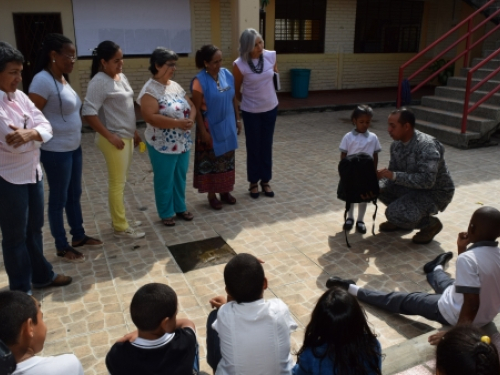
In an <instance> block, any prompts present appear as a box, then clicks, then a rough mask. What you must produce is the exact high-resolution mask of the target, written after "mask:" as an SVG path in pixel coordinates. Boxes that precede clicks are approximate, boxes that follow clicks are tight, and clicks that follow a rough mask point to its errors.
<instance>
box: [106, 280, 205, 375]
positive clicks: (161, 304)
mask: <svg viewBox="0 0 500 375" xmlns="http://www.w3.org/2000/svg"><path fill="white" fill-rule="evenodd" d="M130 315H131V317H132V321H133V322H134V324H135V325H136V327H137V331H135V332H133V333H131V334H128V335H126V336H124V338H123V339H121V340H120V341H119V342H117V343H116V344H114V345H113V347H112V348H111V350H110V351H109V353H108V354H107V356H106V367H107V368H108V371H109V373H110V374H111V375H114V374H119V375H127V374H130V375H132V374H134V375H136V374H141V375H153V374H169V375H170V374H172V375H186V374H197V373H198V363H197V358H196V350H197V348H196V346H197V344H196V334H195V325H194V323H193V322H192V321H190V320H188V319H177V318H176V317H177V295H176V294H175V291H174V290H173V289H172V288H170V287H169V286H168V285H165V284H159V283H151V284H146V285H144V286H143V287H141V288H139V290H138V291H137V292H136V293H135V294H134V297H133V298H132V302H131V304H130Z"/></svg>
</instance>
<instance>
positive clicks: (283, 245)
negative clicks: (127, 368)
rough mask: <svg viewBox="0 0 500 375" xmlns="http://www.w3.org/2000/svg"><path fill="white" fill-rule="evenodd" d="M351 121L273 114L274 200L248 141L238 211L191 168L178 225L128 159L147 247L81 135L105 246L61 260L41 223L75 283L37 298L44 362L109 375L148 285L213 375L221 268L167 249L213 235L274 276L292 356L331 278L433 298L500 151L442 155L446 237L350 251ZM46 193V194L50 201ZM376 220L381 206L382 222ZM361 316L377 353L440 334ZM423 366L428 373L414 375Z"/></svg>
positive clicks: (489, 196) (91, 210) (400, 239)
mask: <svg viewBox="0 0 500 375" xmlns="http://www.w3.org/2000/svg"><path fill="white" fill-rule="evenodd" d="M390 110H391V108H383V109H376V111H375V116H374V119H373V126H372V130H373V132H375V133H376V134H377V135H378V137H379V139H380V141H381V144H382V147H383V151H382V153H381V154H380V157H379V166H380V167H385V166H387V165H388V160H389V146H390V143H391V141H392V140H391V139H390V137H389V136H388V134H387V131H386V119H387V116H388V113H389V111H390ZM349 116H350V111H341V112H323V113H302V114H293V115H284V116H279V117H278V121H277V125H276V133H275V142H274V155H275V156H274V178H273V181H272V186H273V188H274V190H275V192H276V197H275V198H267V197H265V196H263V195H262V196H261V197H260V198H259V199H257V200H253V199H251V198H250V197H249V195H248V192H247V188H248V183H247V182H246V172H245V162H246V160H245V159H246V154H245V145H244V135H243V134H242V135H240V138H239V140H240V148H239V149H238V151H237V153H236V160H237V167H236V186H235V191H234V192H233V194H234V196H235V197H236V199H237V200H238V203H237V204H236V205H235V206H227V205H225V206H224V209H223V210H221V211H217V212H216V211H213V210H211V209H210V208H209V206H208V203H207V199H206V196H205V195H202V194H198V192H197V191H195V190H194V189H193V188H192V163H191V165H190V169H189V172H188V188H187V192H186V199H187V204H188V209H189V210H190V211H192V212H193V213H194V214H195V219H194V220H193V221H192V222H184V221H177V225H176V226H175V227H173V228H167V227H165V226H163V225H161V223H160V221H159V218H158V216H157V213H156V208H155V204H154V195H153V186H152V177H153V176H152V170H151V165H150V163H149V159H148V156H147V154H146V153H144V154H141V153H139V152H137V153H135V154H134V159H133V165H132V168H131V171H130V177H129V182H128V184H127V187H126V194H125V200H126V208H127V216H128V218H129V220H130V221H134V220H141V221H142V222H143V224H142V226H141V230H144V231H145V232H146V238H145V239H143V240H139V241H135V242H134V241H130V240H118V239H116V238H114V237H113V232H112V228H111V225H110V216H109V213H108V208H107V173H106V166H105V163H104V159H103V157H102V155H101V153H100V152H99V150H98V149H97V148H96V146H95V145H94V143H93V134H84V135H83V151H84V176H83V181H84V186H83V188H84V193H83V196H82V205H83V212H84V221H85V228H86V231H87V233H88V234H89V235H95V236H98V237H100V238H101V239H102V240H103V241H104V242H105V245H104V246H103V247H102V248H98V249H94V250H84V253H85V255H86V257H87V261H86V262H85V263H81V264H68V263H63V262H62V261H61V260H60V258H58V257H56V255H55V248H54V244H53V239H52V237H51V235H50V231H49V227H48V222H47V220H46V223H47V224H46V225H45V227H44V242H45V253H46V256H47V259H48V260H49V261H50V262H52V264H53V265H54V269H55V270H56V272H64V273H65V274H68V275H71V276H73V278H74V282H73V284H71V285H70V286H68V287H65V288H49V289H45V290H42V291H37V292H36V293H35V296H36V297H37V298H38V299H39V300H40V301H41V302H42V307H43V311H44V316H45V320H46V323H47V326H48V330H49V331H48V335H47V341H46V344H45V349H44V351H43V353H42V354H43V355H54V354H61V353H68V352H72V353H74V354H76V355H77V356H78V357H79V358H80V360H81V361H82V363H83V366H84V368H85V374H105V373H106V367H105V363H104V358H105V355H106V353H107V351H108V350H109V348H110V346H111V345H112V343H113V342H114V341H115V340H116V339H117V338H118V337H120V336H122V335H123V334H125V333H127V332H129V331H132V330H134V325H133V323H132V321H131V319H130V314H129V303H130V300H131V298H132V295H133V294H134V292H135V291H136V290H137V288H139V287H140V286H141V285H144V284H145V283H149V282H153V281H154V282H163V283H167V284H169V285H170V286H172V287H173V288H174V289H175V291H176V292H177V294H178V296H179V316H181V317H188V318H190V319H192V320H193V321H194V322H195V324H196V326H197V330H198V339H199V340H198V341H199V343H200V354H201V357H202V369H204V370H205V371H206V372H207V373H211V371H210V369H209V367H208V365H207V364H206V362H205V355H206V354H205V331H206V329H205V321H206V317H207V315H208V313H209V311H210V306H209V304H208V300H209V299H210V298H211V297H213V296H215V295H217V294H222V293H223V291H224V283H223V276H222V270H223V267H224V265H220V266H214V267H209V268H204V269H200V270H195V271H192V272H189V273H187V274H183V273H182V272H181V271H180V269H179V268H178V266H177V265H176V263H175V261H174V259H173V257H172V256H171V254H170V252H169V250H168V246H171V245H175V244H180V243H185V242H190V241H196V240H200V239H204V238H211V237H215V236H222V237H223V238H224V239H225V240H226V241H227V243H228V244H229V245H230V246H232V247H233V249H234V250H235V251H236V253H242V252H247V253H252V254H255V255H256V256H258V257H260V258H261V259H263V260H264V261H265V265H264V268H265V272H266V275H267V277H268V279H269V289H268V290H267V291H266V293H265V297H266V298H274V297H278V298H281V299H282V300H283V301H285V302H286V303H287V304H288V306H289V307H290V310H291V312H292V314H293V316H294V317H295V319H296V321H297V322H298V324H299V329H298V330H297V332H295V333H294V334H293V335H292V341H293V349H292V350H293V351H296V350H297V349H298V348H299V345H300V343H301V341H302V338H303V334H304V327H305V325H306V324H307V323H308V320H309V317H310V313H311V311H312V308H313V306H314V305H315V303H316V301H317V298H318V297H319V296H320V295H321V293H323V291H324V290H325V287H324V283H325V281H326V279H327V278H328V276H329V275H338V276H341V277H349V278H353V279H354V280H356V281H357V283H358V285H362V286H365V287H367V288H374V289H375V288H376V289H381V290H385V291H391V290H399V291H425V290H429V291H430V287H429V286H428V284H427V282H426V280H425V276H424V275H423V273H422V265H423V264H424V263H425V262H427V261H428V260H430V259H432V258H434V257H435V256H436V255H437V254H439V253H441V252H443V251H449V250H451V251H454V252H455V254H456V237H457V233H458V232H459V231H463V230H465V229H466V228H467V224H468V221H469V218H470V216H471V214H472V212H473V211H474V210H475V209H477V208H478V207H480V206H481V205H483V204H484V205H491V206H495V207H500V206H499V203H498V202H499V201H500V199H499V194H500V193H499V190H498V183H499V179H500V147H490V148H482V149H475V150H468V151H463V150H457V149H453V148H451V147H447V148H446V160H447V163H448V167H449V169H450V170H451V172H452V175H453V178H454V181H455V183H456V186H457V190H456V194H455V198H454V200H453V202H452V204H451V205H450V206H449V207H448V209H447V210H446V211H445V212H444V213H442V214H440V215H439V217H440V219H441V220H442V222H443V223H444V230H443V231H442V232H441V233H440V234H439V235H438V236H437V237H436V239H435V241H433V242H432V243H430V244H429V245H426V246H422V245H420V246H419V245H414V244H413V243H412V242H411V240H410V239H411V236H412V234H411V233H404V234H401V233H377V234H376V236H373V235H372V234H371V233H368V234H366V235H363V236H362V235H359V234H356V233H351V234H350V236H349V240H350V242H351V245H352V248H351V249H348V248H347V246H346V244H345V239H344V234H343V231H342V224H343V208H344V205H343V202H341V201H339V200H337V199H336V188H337V182H338V174H337V163H338V161H339V156H340V152H339V151H338V146H339V143H340V140H341V138H342V136H343V135H344V134H345V133H346V132H348V131H350V130H351V129H352V127H351V125H350V122H349V120H348V118H349ZM140 130H141V131H143V130H144V128H142V129H140ZM193 156H194V152H193V153H192V154H191V158H193ZM47 191H48V187H46V194H47ZM373 210H374V208H373V207H372V206H369V207H368V212H367V215H366V219H365V221H366V223H367V226H369V227H371V224H372V220H371V215H372V214H373ZM382 221H384V206H383V205H382V204H381V207H380V210H379V213H378V216H377V224H378V223H381V222H382ZM454 270H455V259H453V260H452V261H451V262H450V266H449V268H448V271H449V272H450V273H451V274H453V273H454ZM6 287H7V277H6V275H5V270H4V268H3V264H2V263H0V288H2V289H4V288H6ZM365 308H366V312H367V315H368V319H369V322H370V324H371V326H372V327H373V329H374V330H375V332H376V333H377V334H378V335H379V339H380V341H381V343H382V347H383V348H388V347H390V346H392V345H395V344H398V343H401V342H404V341H406V340H408V339H410V338H413V337H416V336H419V335H422V334H425V333H427V332H429V331H431V330H433V329H435V328H437V327H439V325H438V324H436V323H432V322H429V321H427V320H425V319H423V318H415V317H402V316H397V315H391V314H388V313H386V312H383V311H381V310H378V309H376V308H373V307H370V306H365ZM427 369H428V366H426V365H424V366H423V367H422V371H423V372H421V373H422V374H425V373H426V372H425V370H427ZM415 373H416V372H415Z"/></svg>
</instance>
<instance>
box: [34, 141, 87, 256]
mask: <svg viewBox="0 0 500 375" xmlns="http://www.w3.org/2000/svg"><path fill="white" fill-rule="evenodd" d="M40 161H41V162H42V164H43V168H44V169H45V174H46V176H47V181H48V183H49V210H48V212H49V224H50V232H51V233H52V237H54V239H55V241H56V249H57V250H64V249H67V248H68V247H69V243H68V240H67V239H66V230H65V229H64V217H63V212H64V210H66V218H67V219H68V224H69V226H70V228H71V231H70V233H71V235H72V236H73V241H75V242H78V241H80V240H82V239H83V238H84V237H85V230H84V229H83V217H82V207H81V205H80V197H81V196H82V148H81V147H78V148H77V149H76V150H74V151H67V152H52V151H44V150H42V153H41V156H40Z"/></svg>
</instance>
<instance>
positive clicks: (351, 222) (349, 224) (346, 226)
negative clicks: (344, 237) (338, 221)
mask: <svg viewBox="0 0 500 375" xmlns="http://www.w3.org/2000/svg"><path fill="white" fill-rule="evenodd" d="M353 225H354V220H353V219H347V220H346V221H345V223H344V226H343V227H342V229H343V230H351V229H352V226H353Z"/></svg>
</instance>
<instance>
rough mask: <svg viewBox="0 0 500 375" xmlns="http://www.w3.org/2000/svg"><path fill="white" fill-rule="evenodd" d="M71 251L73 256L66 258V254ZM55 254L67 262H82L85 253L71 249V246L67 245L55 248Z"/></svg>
mask: <svg viewBox="0 0 500 375" xmlns="http://www.w3.org/2000/svg"><path fill="white" fill-rule="evenodd" d="M68 253H73V254H75V258H72V259H70V258H66V254H68ZM57 256H58V257H61V258H63V259H62V260H64V261H65V262H68V263H83V262H85V255H83V254H82V253H80V252H79V251H78V250H75V249H73V248H72V247H71V246H68V247H67V248H66V249H64V250H57Z"/></svg>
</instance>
